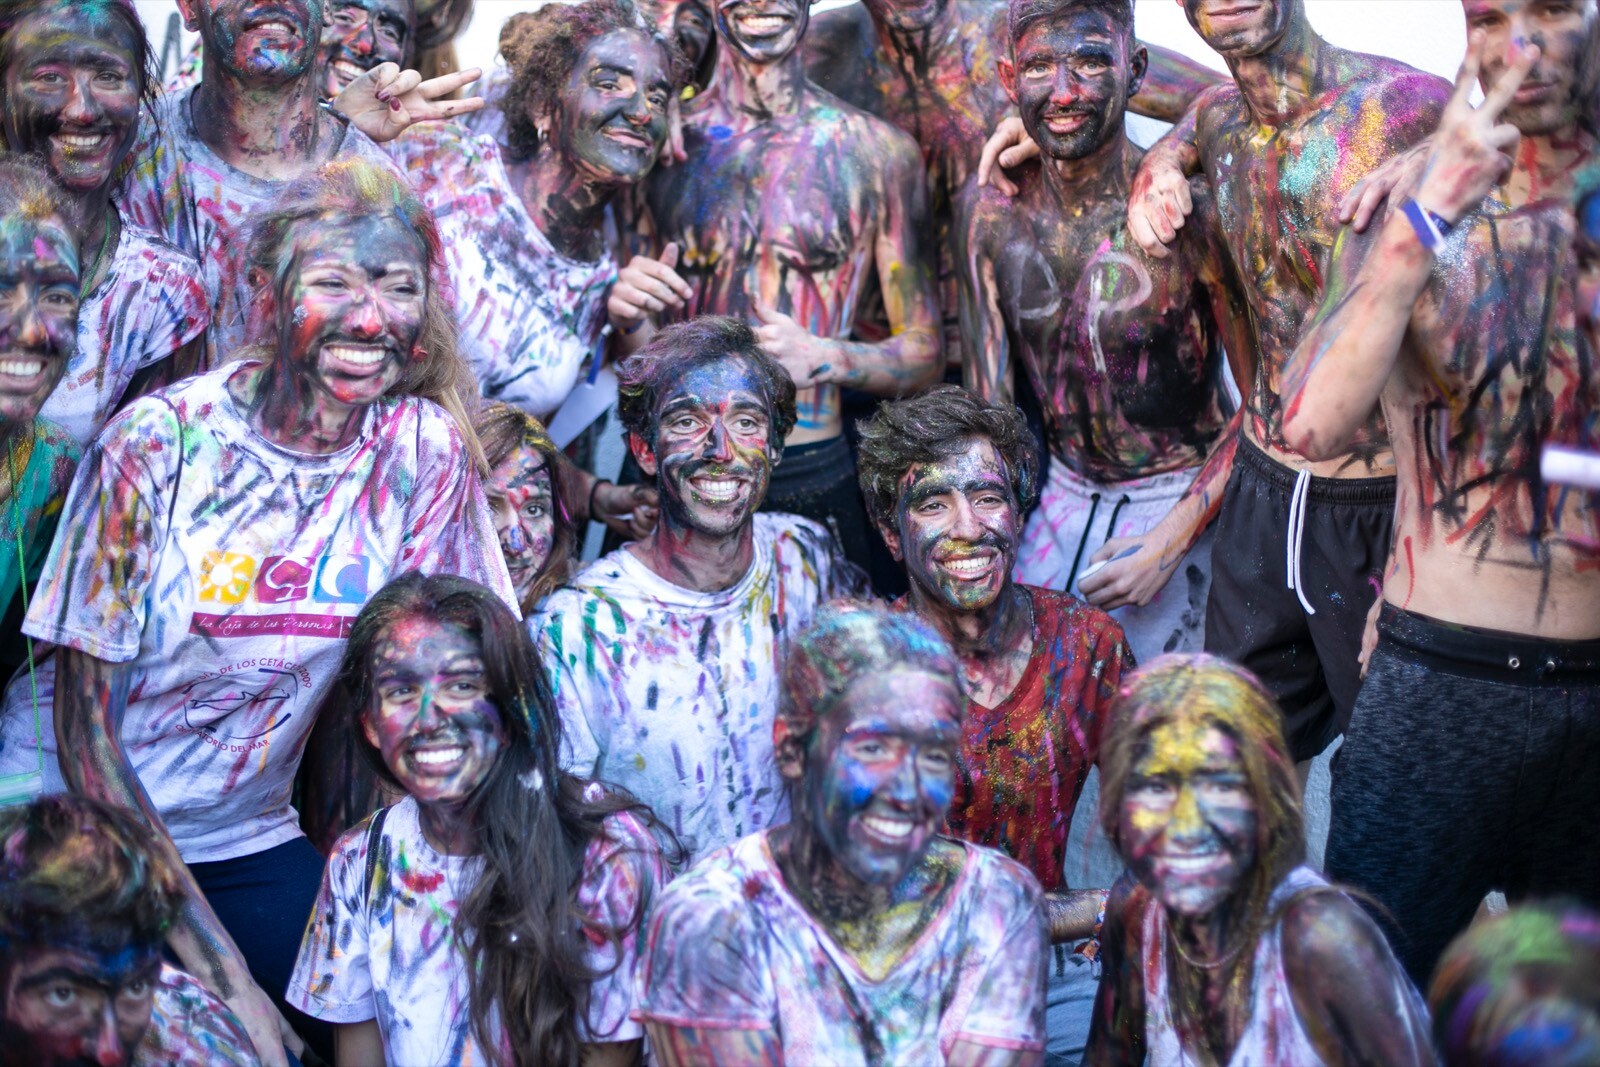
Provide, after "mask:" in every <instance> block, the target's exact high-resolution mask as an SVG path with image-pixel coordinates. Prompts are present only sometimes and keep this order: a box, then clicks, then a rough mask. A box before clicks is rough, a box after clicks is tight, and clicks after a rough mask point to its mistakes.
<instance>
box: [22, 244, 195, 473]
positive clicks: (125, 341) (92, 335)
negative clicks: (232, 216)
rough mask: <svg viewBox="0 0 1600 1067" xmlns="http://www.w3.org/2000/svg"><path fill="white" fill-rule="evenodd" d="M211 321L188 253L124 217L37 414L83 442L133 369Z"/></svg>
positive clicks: (101, 420) (112, 404)
mask: <svg viewBox="0 0 1600 1067" xmlns="http://www.w3.org/2000/svg"><path fill="white" fill-rule="evenodd" d="M210 325H211V301H210V299H209V298H208V297H207V296H206V290H205V286H204V285H203V284H202V282H201V275H200V264H199V263H198V262H197V261H196V260H195V258H194V257H193V256H191V255H189V254H187V253H185V252H180V251H178V250H177V249H176V248H174V247H173V246H172V245H171V244H169V243H168V242H167V241H166V240H164V239H163V238H161V237H157V236H156V235H155V234H153V233H151V232H149V231H148V230H144V229H141V228H139V227H137V226H133V225H130V224H126V223H124V224H123V227H122V235H121V237H119V238H118V240H117V250H116V253H115V254H114V255H113V257H112V260H111V269H110V271H109V272H108V273H107V275H106V277H105V279H104V280H103V281H102V282H101V283H100V284H99V285H97V286H95V289H94V292H92V293H90V294H89V295H88V296H87V297H85V298H84V301H83V304H82V306H81V307H80V308H79V309H78V350H77V351H76V352H75V353H73V356H72V358H71V359H70V360H68V361H67V372H66V374H64V375H62V377H61V383H60V384H59V385H57V386H56V388H55V391H54V392H53V393H51V394H50V397H49V399H48V400H46V401H45V402H44V408H43V410H41V411H40V412H39V414H40V415H41V416H42V417H44V418H46V419H49V420H50V421H51V422H54V423H55V424H56V425H58V426H61V427H63V428H64V429H66V431H67V432H68V433H70V434H71V435H72V437H73V439H74V440H76V441H77V442H78V444H79V445H80V446H83V447H88V445H89V444H90V442H92V441H93V440H94V439H95V437H96V435H98V434H99V433H100V429H101V427H103V426H104V425H105V424H106V422H107V420H109V419H110V418H111V414H112V412H114V411H115V410H116V409H117V405H118V404H120V403H121V402H122V396H123V394H124V393H126V392H127V391H128V383H129V382H131V381H132V380H133V376H134V374H136V373H137V372H139V371H140V370H143V369H144V368H145V367H148V366H150V365H151V364H152V363H156V362H159V361H160V360H163V359H165V358H167V357H168V356H170V355H172V354H173V353H174V352H176V351H178V349H180V348H182V347H183V346H184V345H186V344H188V343H189V342H190V341H193V340H194V339H195V338H196V337H199V336H200V335H201V334H202V333H205V331H206V327H208V326H210Z"/></svg>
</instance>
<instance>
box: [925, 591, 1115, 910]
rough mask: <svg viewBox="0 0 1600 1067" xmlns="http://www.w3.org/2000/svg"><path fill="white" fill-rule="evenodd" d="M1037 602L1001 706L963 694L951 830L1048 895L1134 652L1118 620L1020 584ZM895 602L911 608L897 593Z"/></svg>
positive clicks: (1056, 882) (1059, 877) (1059, 882)
mask: <svg viewBox="0 0 1600 1067" xmlns="http://www.w3.org/2000/svg"><path fill="white" fill-rule="evenodd" d="M1022 588H1024V589H1025V590H1026V591H1027V593H1028V595H1029V597H1030V598H1032V600H1033V655H1032V656H1030V657H1029V658H1028V666H1027V668H1026V669H1025V670H1024V671H1023V674H1022V680H1021V681H1019V682H1018V683H1017V687H1016V688H1015V689H1014V690H1012V692H1011V695H1010V696H1008V697H1006V699H1005V700H1004V701H1002V702H1001V703H1000V704H999V705H998V706H997V707H993V708H986V707H984V706H983V705H982V704H978V703H975V702H973V701H970V700H969V701H967V717H966V721H965V722H964V723H963V724H962V728H961V733H962V739H961V759H960V767H959V768H958V770H957V774H956V788H955V798H954V800H953V801H952V802H951V804H950V813H949V815H948V816H946V819H945V825H946V828H947V830H948V832H949V833H950V834H952V835H953V836H955V837H960V838H963V839H965V840H967V841H971V842H973V843H974V844H978V845H987V846H988V847H990V848H996V849H999V850H1000V851H1002V852H1004V853H1005V854H1006V855H1008V856H1010V857H1012V858H1013V859H1015V860H1017V861H1018V862H1019V863H1021V864H1022V865H1023V866H1025V867H1027V868H1028V870H1030V871H1032V872H1033V875H1034V877H1035V878H1037V879H1039V884H1040V885H1041V886H1043V887H1044V889H1045V891H1046V892H1052V891H1059V890H1061V889H1064V888H1066V885H1065V881H1066V879H1065V877H1064V876H1063V872H1062V865H1063V862H1064V859H1065V854H1066V848H1067V834H1068V832H1069V831H1070V830H1071V829H1072V812H1073V809H1074V808H1076V807H1077V805H1078V794H1079V793H1081V792H1082V791H1083V783H1084V779H1086V778H1087V777H1088V776H1089V767H1090V766H1091V765H1092V764H1093V763H1094V761H1095V759H1096V758H1097V756H1098V754H1099V750H1100V737H1101V733H1102V731H1103V730H1104V728H1105V721H1106V717H1107V713H1108V711H1109V710H1110V707H1111V701H1112V699H1113V698H1114V697H1115V696H1116V695H1117V688H1118V687H1119V686H1120V685H1121V683H1122V676H1123V674H1124V673H1125V672H1127V671H1130V670H1132V669H1133V665H1134V662H1133V653H1132V652H1131V651H1130V650H1129V648H1128V642H1127V639H1126V638H1125V637H1124V636H1123V634H1122V627H1121V626H1119V625H1118V624H1117V622H1116V620H1115V619H1113V618H1112V617H1111V616H1110V615H1107V614H1106V613H1105V612H1103V611H1101V610H1100V609H1099V608H1094V607H1090V606H1089V605H1088V604H1086V603H1084V602H1083V601H1081V600H1079V599H1078V598H1076V597H1073V596H1069V595H1068V594H1066V593H1061V592H1055V591H1052V590H1049V589H1040V588H1038V587H1036V586H1023V587H1022ZM895 606H896V607H898V608H900V609H902V610H905V609H907V608H908V607H909V605H908V602H907V600H906V599H905V598H902V599H901V600H900V601H899V602H898V603H897V604H896V605H895Z"/></svg>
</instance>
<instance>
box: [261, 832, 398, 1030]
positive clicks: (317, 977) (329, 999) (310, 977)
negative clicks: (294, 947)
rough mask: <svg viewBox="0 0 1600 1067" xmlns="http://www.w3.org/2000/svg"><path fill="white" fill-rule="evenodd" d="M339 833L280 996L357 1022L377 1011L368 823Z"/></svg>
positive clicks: (331, 1018)
mask: <svg viewBox="0 0 1600 1067" xmlns="http://www.w3.org/2000/svg"><path fill="white" fill-rule="evenodd" d="M369 824H370V820H369V821H367V822H362V823H361V824H360V825H359V826H356V827H355V828H354V829H352V830H349V831H347V832H346V833H345V835H344V836H343V837H341V838H340V839H339V843H338V844H336V845H335V846H334V848H333V855H331V856H329V857H328V865H327V867H325V868H324V869H323V872H322V889H321V890H320V891H319V892H318V893H317V903H316V906H315V908H313V909H312V912H311V922H310V923H309V924H307V926H306V933H305V937H304V939H302V941H301V942H300V955H299V956H298V957H297V958H296V959H295V964H294V973H293V974H292V975H291V976H290V978H289V988H288V989H287V990H286V991H285V993H284V999H285V1000H287V1001H288V1002H289V1003H290V1004H293V1005H294V1006H295V1007H297V1008H299V1009H300V1010H301V1011H303V1012H305V1013H306V1014H307V1015H310V1016H313V1017H315V1018H318V1019H323V1020H326V1021H328V1022H331V1023H360V1022H366V1021H367V1020H368V1019H375V1018H377V1016H378V1012H377V1006H376V1004H375V1003H374V1002H373V989H372V970H371V968H370V966H369V965H368V962H367V885H366V876H367V827H368V826H369Z"/></svg>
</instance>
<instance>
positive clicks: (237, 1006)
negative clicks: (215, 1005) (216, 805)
mask: <svg viewBox="0 0 1600 1067" xmlns="http://www.w3.org/2000/svg"><path fill="white" fill-rule="evenodd" d="M236 989H237V992H235V993H234V995H233V996H231V997H224V998H223V1002H224V1003H225V1004H227V1005H228V1007H229V1009H230V1010H232V1012H233V1014H234V1015H236V1016H238V1018H239V1022H240V1023H242V1024H243V1025H244V1029H245V1032H246V1033H247V1034H249V1035H250V1042H251V1043H252V1044H253V1045H255V1047H256V1056H257V1057H259V1058H260V1060H261V1067H288V1063H289V1060H288V1057H286V1056H285V1055H284V1054H283V1051H284V1049H288V1050H289V1051H290V1052H292V1053H294V1055H295V1057H296V1058H299V1057H300V1056H302V1055H304V1054H305V1050H306V1043H305V1042H304V1041H302V1040H300V1035H299V1034H297V1033H295V1032H294V1027H292V1026H290V1025H289V1020H287V1019H285V1018H284V1017H283V1013H282V1012H280V1011H279V1010H278V1009H277V1008H276V1007H274V1006H273V1003H272V1000H271V998H270V997H268V996H267V994H266V993H265V992H263V991H262V989H261V987H260V986H258V985H256V984H255V983H254V982H252V981H250V980H249V977H248V976H246V977H245V979H244V980H243V981H241V982H239V983H238V984H237V986H236Z"/></svg>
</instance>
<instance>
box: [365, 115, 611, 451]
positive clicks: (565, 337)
mask: <svg viewBox="0 0 1600 1067" xmlns="http://www.w3.org/2000/svg"><path fill="white" fill-rule="evenodd" d="M385 147H386V148H387V149H388V151H389V153H390V154H391V155H392V156H393V157H394V158H395V161H396V162H397V163H399V165H400V166H401V168H402V169H403V170H405V172H406V174H407V176H408V177H409V178H410V180H411V184H412V185H413V187H415V188H416V190H417V195H418V196H420V197H421V198H422V201H423V203H425V204H427V205H428V207H429V208H430V209H431V210H432V211H433V213H434V217H435V218H437V219H438V220H439V233H440V236H442V237H443V238H444V244H445V256H446V258H447V259H448V261H449V263H450V280H451V283H452V284H453V285H454V286H455V290H456V318H457V320H458V321H459V322H460V326H461V352H462V354H463V355H464V356H466V357H467V360H468V362H470V363H471V364H472V369H473V372H474V373H475V374H476V376H477V379H478V387H479V389H480V390H482V392H483V395H484V396H485V397H488V398H489V399H490V400H500V401H504V402H505V403H507V404H511V405H514V406H516V407H519V408H521V409H522V410H523V411H526V412H528V413H529V414H531V415H534V416H536V417H537V418H540V419H543V420H546V421H548V420H549V418H550V416H551V415H552V414H553V413H554V412H555V410H556V409H557V408H559V407H560V406H561V404H562V402H563V401H564V400H566V398H567V394H568V393H570V392H572V388H573V386H574V385H576V384H577V381H578V372H579V370H580V369H581V368H582V367H583V365H584V363H585V361H586V360H588V359H589V357H590V355H591V354H592V353H593V352H594V351H595V349H596V347H597V346H598V345H599V342H600V331H601V329H602V328H603V327H604V326H605V322H606V293H607V292H608V291H609V290H610V289H611V284H612V282H614V281H616V278H617V264H616V261H615V260H614V259H612V258H611V254H610V253H609V252H606V253H605V254H603V255H602V256H601V258H600V259H599V260H598V261H597V262H594V263H584V262H581V261H579V260H574V259H568V258H567V257H566V256H563V255H562V254H561V253H560V252H557V251H556V250H555V249H554V248H553V247H552V246H551V244H550V242H549V240H548V239H547V238H546V237H545V235H544V234H543V233H542V232H540V230H539V227H538V226H537V225H535V224H534V220H533V217H532V216H530V215H529V214H528V210H527V208H526V207H525V206H524V205H523V203H522V198H521V197H520V196H518V195H517V192H516V189H515V188H514V187H513V186H512V184H511V178H510V176H509V174H508V173H507V171H506V166H505V163H504V162H503V160H502V158H501V154H500V146H499V145H498V144H496V143H495V142H494V141H493V140H492V139H491V138H488V137H480V136H475V135H473V134H472V133H471V132H470V131H469V130H467V129H466V128H465V127H463V126H461V125H460V124H459V123H455V122H428V123H423V124H421V125H418V126H413V127H412V128H411V129H410V130H408V131H406V133H404V134H402V135H401V136H400V137H397V138H395V140H393V141H391V142H389V144H388V145H386V146H385Z"/></svg>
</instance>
